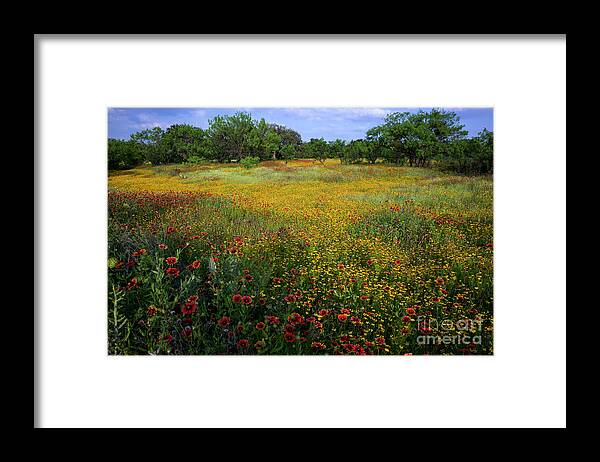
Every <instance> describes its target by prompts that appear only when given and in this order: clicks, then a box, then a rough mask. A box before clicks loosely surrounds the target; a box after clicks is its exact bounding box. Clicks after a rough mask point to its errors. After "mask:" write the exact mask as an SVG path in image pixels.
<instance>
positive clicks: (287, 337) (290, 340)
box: [283, 332, 296, 343]
mask: <svg viewBox="0 0 600 462" xmlns="http://www.w3.org/2000/svg"><path fill="white" fill-rule="evenodd" d="M283 338H284V339H285V341H286V342H288V343H294V342H295V341H296V336H295V335H294V334H292V333H291V332H286V333H285V334H284V335H283Z"/></svg>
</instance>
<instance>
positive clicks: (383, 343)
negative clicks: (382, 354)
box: [375, 337, 385, 345]
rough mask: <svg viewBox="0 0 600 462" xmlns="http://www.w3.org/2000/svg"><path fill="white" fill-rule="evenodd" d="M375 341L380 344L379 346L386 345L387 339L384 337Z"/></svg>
mask: <svg viewBox="0 0 600 462" xmlns="http://www.w3.org/2000/svg"><path fill="white" fill-rule="evenodd" d="M375 341H376V342H377V343H378V344H379V345H385V338H384V337H377V338H376V339H375Z"/></svg>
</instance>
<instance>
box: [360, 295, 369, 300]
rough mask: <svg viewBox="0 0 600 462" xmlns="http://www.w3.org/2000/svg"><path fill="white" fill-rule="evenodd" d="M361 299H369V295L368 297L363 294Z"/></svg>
mask: <svg viewBox="0 0 600 462" xmlns="http://www.w3.org/2000/svg"><path fill="white" fill-rule="evenodd" d="M360 299H361V300H368V299H369V297H368V296H367V295H361V296H360Z"/></svg>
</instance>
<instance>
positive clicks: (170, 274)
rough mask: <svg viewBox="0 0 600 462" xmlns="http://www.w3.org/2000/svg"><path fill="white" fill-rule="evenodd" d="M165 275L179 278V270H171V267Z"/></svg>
mask: <svg viewBox="0 0 600 462" xmlns="http://www.w3.org/2000/svg"><path fill="white" fill-rule="evenodd" d="M166 273H167V274H168V275H169V276H175V277H177V276H179V270H178V269H177V268H173V267H171V268H167V271H166Z"/></svg>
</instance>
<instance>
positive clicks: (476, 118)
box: [108, 107, 493, 141]
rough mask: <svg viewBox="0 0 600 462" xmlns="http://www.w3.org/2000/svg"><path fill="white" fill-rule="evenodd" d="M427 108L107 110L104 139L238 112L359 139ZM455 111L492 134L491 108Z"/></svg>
mask: <svg viewBox="0 0 600 462" xmlns="http://www.w3.org/2000/svg"><path fill="white" fill-rule="evenodd" d="M419 109H422V110H430V109H431V108H427V107H423V108H388V107H384V108H373V107H368V108H109V109H108V137H109V138H119V139H128V138H129V136H130V135H131V134H132V133H135V132H137V131H140V130H143V129H146V128H152V127H162V128H167V127H168V126H169V125H173V124H190V125H194V126H196V127H201V128H208V121H209V119H212V118H213V117H215V116H216V115H229V114H234V113H235V112H238V111H246V112H250V113H251V114H252V117H253V118H254V119H260V118H263V117H264V119H265V120H266V121H267V122H270V123H277V124H280V125H285V126H286V127H289V128H292V129H294V130H296V131H297V132H298V133H300V135H302V140H303V141H308V140H309V139H311V138H321V137H322V138H324V139H325V140H327V141H330V140H334V139H336V138H341V139H343V140H347V141H348V140H353V139H359V138H363V137H364V136H365V132H366V131H367V130H368V129H369V128H371V127H374V126H376V125H379V124H381V123H383V120H384V118H385V116H386V114H389V113H390V112H396V111H397V112H403V111H410V112H417V111H419ZM443 109H447V110H451V111H454V112H456V113H457V114H458V115H459V117H460V119H461V123H463V124H464V125H465V129H467V130H468V131H469V135H477V133H478V132H480V131H481V130H483V129H484V128H487V129H488V130H490V131H493V109H492V108H443Z"/></svg>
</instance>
